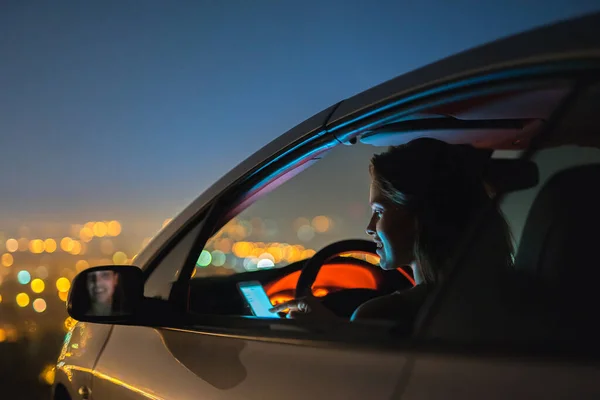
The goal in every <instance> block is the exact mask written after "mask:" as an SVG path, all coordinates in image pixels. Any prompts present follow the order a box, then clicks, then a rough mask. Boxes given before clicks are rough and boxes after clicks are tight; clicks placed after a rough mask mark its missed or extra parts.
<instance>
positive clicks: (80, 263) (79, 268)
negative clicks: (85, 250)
mask: <svg viewBox="0 0 600 400" xmlns="http://www.w3.org/2000/svg"><path fill="white" fill-rule="evenodd" d="M89 266H90V264H89V263H88V262H87V261H86V260H79V261H77V262H76V263H75V270H76V271H77V272H81V271H83V270H84V269H86V268H89Z"/></svg>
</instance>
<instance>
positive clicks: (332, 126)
mask: <svg viewBox="0 0 600 400" xmlns="http://www.w3.org/2000/svg"><path fill="white" fill-rule="evenodd" d="M599 115H600V13H596V14H591V15H587V16H582V17H579V18H576V19H571V20H566V21H561V22H558V23H555V24H552V25H548V26H544V27H541V28H537V29H534V30H531V31H528V32H524V33H521V34H518V35H515V36H512V37H508V38H505V39H501V40H498V41H495V42H492V43H489V44H486V45H484V46H481V47H477V48H475V49H472V50H469V51H466V52H463V53H460V54H457V55H455V56H452V57H450V58H447V59H444V60H441V61H438V62H436V63H434V64H431V65H428V66H425V67H423V68H421V69H418V70H415V71H413V72H410V73H407V74H405V75H402V76H400V77H397V78H395V79H392V80H390V81H388V82H385V83H383V84H381V85H379V86H376V87H373V88H371V89H369V90H367V91H365V92H363V93H360V94H358V95H356V96H354V97H351V98H349V99H345V100H343V101H340V102H339V103H337V104H334V105H332V106H331V107H329V108H327V109H325V110H323V111H321V112H320V113H318V114H316V115H314V116H313V117H311V118H309V119H307V120H306V121H304V122H302V123H301V124H299V125H298V126H296V127H294V128H292V129H291V130H289V131H288V132H286V133H285V134H283V135H281V136H280V137H278V138H277V139H275V140H273V141H272V142H271V143H269V144H268V145H266V146H265V147H264V148H262V149H261V150H260V151H258V152H257V153H255V154H254V155H252V156H250V157H249V158H248V159H246V160H245V161H243V162H242V163H241V164H239V165H238V166H237V167H236V168H234V169H233V170H231V171H230V172H229V173H227V174H226V175H225V176H224V177H223V178H221V179H220V180H219V181H217V182H216V183H215V184H214V185H213V186H211V187H210V188H209V189H208V190H206V191H205V192H204V193H202V194H201V195H200V196H199V197H198V198H197V199H196V200H195V201H193V202H192V203H191V204H190V205H189V206H188V207H187V208H185V210H183V211H182V212H181V213H180V214H179V215H178V216H177V217H176V218H174V219H173V221H172V222H171V223H169V224H168V225H167V226H166V227H164V228H163V230H162V231H161V232H160V233H159V234H157V235H156V237H154V238H153V240H152V241H151V242H150V243H149V244H148V245H147V246H146V247H145V248H144V249H143V250H142V251H141V252H140V253H139V254H138V255H137V257H136V258H135V259H134V261H133V264H135V265H134V266H132V265H126V266H100V267H95V268H90V269H88V270H84V271H82V272H81V273H80V274H79V275H78V276H77V277H76V278H75V279H74V280H73V283H72V287H71V292H70V294H69V299H68V301H67V307H68V312H69V314H70V315H71V317H73V318H74V319H75V320H77V321H78V322H77V323H76V324H75V325H74V326H73V327H72V328H71V329H70V331H69V332H68V333H67V335H66V337H65V340H64V345H63V347H62V350H61V353H60V356H59V358H58V360H57V364H56V375H55V383H54V385H53V392H52V393H53V394H52V395H53V398H54V399H56V400H64V399H80V398H81V399H95V400H100V399H115V400H117V399H146V398H149V399H199V398H202V399H295V398H310V399H326V398H327V399H330V398H332V399H365V398H377V399H387V398H389V399H399V398H402V399H424V398H444V399H454V398H456V399H458V398H460V399H463V398H486V399H495V398H528V399H529V398H544V399H559V398H560V399H562V398H577V399H584V398H599V397H600V369H599V368H598V367H599V361H600V358H599V355H600V351H598V350H599V348H600V347H599V346H598V337H599V336H598V334H599V333H600V332H599V328H598V327H597V326H598V324H597V323H596V321H595V317H594V316H595V315H597V314H596V312H597V310H598V306H600V295H599V294H598V289H597V287H598V284H599V283H600V265H598V263H599V261H598V260H599V257H598V254H597V252H596V248H595V247H596V246H597V243H599V242H600V240H599V239H600V234H599V228H598V227H600V189H599V186H600V185H599V182H600V118H599ZM420 137H432V138H437V139H440V140H443V141H445V142H448V143H455V144H458V143H462V144H471V145H473V146H474V147H476V148H478V149H481V150H482V151H484V152H486V154H487V157H488V168H487V170H486V171H487V172H486V177H485V178H486V182H487V183H488V186H489V196H490V197H491V198H493V199H494V202H495V204H498V205H499V207H500V208H501V210H502V211H503V213H504V214H505V216H506V219H507V221H508V223H509V226H510V228H511V231H512V235H513V239H514V243H515V255H514V265H515V273H514V275H511V279H510V280H506V281H505V280H499V279H496V278H497V277H496V275H494V273H493V272H491V271H492V268H491V267H490V266H488V265H480V263H479V262H478V260H479V259H481V254H482V252H485V251H487V250H486V248H485V246H483V245H482V243H483V242H482V241H483V239H482V238H484V237H485V232H486V229H487V227H488V224H487V222H488V220H487V219H486V218H487V214H485V213H483V214H481V216H480V217H479V218H478V219H477V220H475V221H473V222H472V225H471V229H470V231H469V232H468V234H466V236H465V238H464V241H463V245H462V246H460V247H459V248H457V249H455V254H456V257H455V258H453V259H452V260H448V262H449V263H450V265H451V266H452V268H451V270H450V271H451V273H450V274H449V275H448V277H447V279H445V280H444V281H443V283H442V284H441V285H438V286H437V287H436V289H435V290H434V291H433V293H432V294H430V295H429V297H428V298H427V299H426V301H425V303H424V304H423V306H422V307H421V308H420V310H419V315H418V318H417V319H416V322H415V323H414V326H411V327H410V329H409V333H408V334H400V333H398V331H397V330H395V329H394V324H392V323H390V324H386V323H382V324H370V323H360V322H359V321H350V315H352V313H353V311H354V310H355V309H356V307H357V306H358V305H359V304H361V303H363V302H364V301H366V300H369V299H372V298H374V297H377V296H381V295H384V294H387V293H391V292H394V291H399V290H400V291H401V290H405V289H408V288H411V287H412V286H414V285H415V282H414V279H413V276H412V274H411V271H410V269H405V268H398V269H397V270H390V271H383V270H381V269H380V268H379V267H378V265H377V262H378V259H377V254H376V252H375V245H374V243H373V242H372V241H370V240H368V236H367V235H366V233H365V227H366V225H367V223H368V215H369V212H370V211H369V205H368V188H369V182H370V178H369V171H368V164H369V159H370V157H371V156H372V155H373V154H374V153H378V152H382V151H384V150H385V149H386V148H387V147H388V146H396V145H400V144H403V143H407V142H409V141H411V140H413V139H415V138H420ZM406 173H407V174H410V173H411V171H406ZM117 277H118V279H117ZM102 279H105V280H107V281H108V282H113V284H115V285H117V283H118V286H119V287H120V289H119V291H120V292H119V293H118V295H119V296H121V297H122V298H123V299H126V300H127V302H126V303H123V304H125V305H124V306H123V307H122V308H121V310H120V312H119V313H117V314H115V313H113V314H111V313H110V312H109V313H107V314H104V313H102V312H100V311H98V312H97V313H94V312H91V311H89V310H90V309H89V308H88V306H89V304H87V305H85V304H84V303H85V301H84V297H85V294H86V290H87V289H89V288H87V286H89V285H92V286H90V287H93V288H95V289H93V290H95V291H96V292H97V293H98V295H104V294H106V293H105V291H106V290H107V289H106V287H102V286H93V285H100V284H99V283H97V282H99V281H100V280H102ZM248 285H249V286H248ZM252 285H254V286H252ZM261 286H262V287H263V288H264V290H265V292H266V294H267V296H268V297H269V301H270V302H271V305H273V304H278V303H281V302H285V301H288V300H290V299H293V298H295V297H299V296H302V295H306V294H309V293H311V292H312V294H313V295H314V296H315V297H317V298H320V299H321V300H322V302H323V304H324V305H325V306H326V307H328V308H329V309H330V310H332V312H334V313H335V314H336V315H337V316H339V318H338V319H335V321H326V320H324V321H321V320H319V321H314V320H310V319H309V320H303V319H290V318H285V315H279V314H277V315H273V316H274V317H276V318H272V317H269V316H268V315H262V316H257V315H254V314H253V310H254V309H251V308H249V306H248V300H246V299H247V297H246V298H245V297H244V295H243V293H244V292H242V290H244V288H246V287H255V288H258V289H257V290H258V292H257V294H256V296H259V295H262V292H261V289H260V287H261ZM111 287H113V288H114V287H117V286H111ZM86 288H87V289H86ZM111 290H113V289H111ZM114 290H116V289H114ZM115 293H116V292H115ZM110 294H111V295H113V294H114V293H113V292H112V291H111V293H110ZM254 300H255V301H259V299H258V297H256V298H254ZM254 300H252V299H251V301H250V302H252V301H254ZM86 310H88V311H86ZM254 313H256V311H254ZM340 321H341V322H340Z"/></svg>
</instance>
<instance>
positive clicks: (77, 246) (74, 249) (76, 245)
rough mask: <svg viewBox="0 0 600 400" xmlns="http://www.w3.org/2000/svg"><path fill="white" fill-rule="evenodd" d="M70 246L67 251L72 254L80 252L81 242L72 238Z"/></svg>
mask: <svg viewBox="0 0 600 400" xmlns="http://www.w3.org/2000/svg"><path fill="white" fill-rule="evenodd" d="M72 245H73V246H72V248H71V250H70V251H69V253H71V254H73V255H75V256H76V255H78V254H80V253H81V242H80V241H79V240H73V241H72Z"/></svg>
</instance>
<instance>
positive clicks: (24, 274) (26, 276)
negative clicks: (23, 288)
mask: <svg viewBox="0 0 600 400" xmlns="http://www.w3.org/2000/svg"><path fill="white" fill-rule="evenodd" d="M17 280H18V281H19V283H20V284H21V285H27V284H28V283H29V281H31V274H30V273H29V272H28V271H25V270H22V271H19V273H18V274H17Z"/></svg>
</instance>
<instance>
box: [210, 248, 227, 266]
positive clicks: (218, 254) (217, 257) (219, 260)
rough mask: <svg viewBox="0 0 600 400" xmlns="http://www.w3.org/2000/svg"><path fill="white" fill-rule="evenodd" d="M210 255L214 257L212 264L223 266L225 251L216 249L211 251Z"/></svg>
mask: <svg viewBox="0 0 600 400" xmlns="http://www.w3.org/2000/svg"><path fill="white" fill-rule="evenodd" d="M210 255H211V258H212V264H213V265H214V266H215V267H222V266H223V265H224V264H225V260H226V257H225V253H223V252H222V251H221V250H214V251H213V252H211V253H210Z"/></svg>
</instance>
